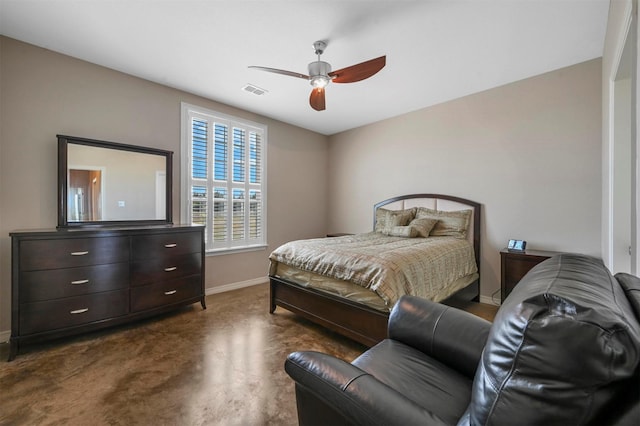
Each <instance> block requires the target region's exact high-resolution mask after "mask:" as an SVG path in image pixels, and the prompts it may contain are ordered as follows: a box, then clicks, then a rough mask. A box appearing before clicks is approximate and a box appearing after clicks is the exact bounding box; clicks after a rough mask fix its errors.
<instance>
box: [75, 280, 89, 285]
mask: <svg viewBox="0 0 640 426" xmlns="http://www.w3.org/2000/svg"><path fill="white" fill-rule="evenodd" d="M88 282H89V280H77V281H71V284H73V285H78V284H86V283H88Z"/></svg>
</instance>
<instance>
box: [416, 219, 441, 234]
mask: <svg viewBox="0 0 640 426" xmlns="http://www.w3.org/2000/svg"><path fill="white" fill-rule="evenodd" d="M436 223H438V219H429V218H426V217H423V218H420V219H413V220H412V221H411V222H409V226H410V227H411V228H414V229H415V230H416V237H424V238H427V237H428V236H429V232H431V230H432V229H433V227H434V226H435V225H436Z"/></svg>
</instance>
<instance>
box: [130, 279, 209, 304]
mask: <svg viewBox="0 0 640 426" xmlns="http://www.w3.org/2000/svg"><path fill="white" fill-rule="evenodd" d="M201 296H202V277H201V275H191V276H189V277H186V278H178V279H176V280H171V281H163V282H160V283H157V284H149V285H145V286H140V287H132V288H131V311H132V312H138V311H144V310H147V309H152V308H157V307H159V306H165V305H171V304H173V303H177V302H180V301H182V300H186V299H191V298H196V297H201Z"/></svg>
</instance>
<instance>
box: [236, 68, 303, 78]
mask: <svg viewBox="0 0 640 426" xmlns="http://www.w3.org/2000/svg"><path fill="white" fill-rule="evenodd" d="M249 68H254V69H257V70H260V71H267V72H273V73H276V74H282V75H288V76H289V77H298V78H303V79H305V80H309V76H308V75H304V74H300V73H299V72H293V71H287V70H279V69H277V68H267V67H258V66H255V65H250V66H249Z"/></svg>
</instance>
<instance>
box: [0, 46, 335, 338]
mask: <svg viewBox="0 0 640 426" xmlns="http://www.w3.org/2000/svg"><path fill="white" fill-rule="evenodd" d="M212 78H213V77H212ZM0 93H1V94H2V97H1V98H0V123H1V124H2V127H1V128H0V219H1V222H0V333H2V332H6V331H7V330H9V329H10V307H11V304H10V295H11V285H10V284H11V283H10V270H11V267H10V259H11V253H10V239H9V236H8V234H9V232H11V231H12V230H16V229H33V228H53V227H55V225H56V223H57V216H56V215H57V204H56V196H57V193H56V181H57V160H56V158H57V157H56V155H57V154H56V153H57V140H56V134H66V135H73V136H81V137H87V138H93V139H103V140H108V141H115V142H122V143H128V144H134V145H145V146H152V147H156V148H161V149H166V150H171V151H173V152H174V173H173V178H174V182H173V193H174V205H173V216H174V222H176V223H179V222H180V208H179V199H180V196H179V190H180V182H179V180H180V103H181V102H183V101H184V102H188V103H191V104H195V105H201V106H203V107H205V108H210V109H214V110H217V111H220V112H222V113H225V114H231V115H236V116H239V117H243V118H246V119H249V120H252V121H257V122H262V123H264V124H266V125H267V126H268V132H269V145H268V148H267V161H268V170H267V183H268V194H269V199H268V206H267V219H268V224H267V228H268V242H269V247H268V248H267V249H266V250H263V251H256V252H249V253H240V254H233V255H225V256H213V257H208V258H207V262H206V268H207V273H206V285H207V287H216V286H221V285H225V284H233V283H241V282H244V281H249V280H254V279H256V278H260V277H265V276H266V275H267V272H268V262H267V256H268V253H269V252H270V250H271V249H273V248H275V246H277V245H279V244H281V243H283V242H285V241H289V240H293V239H299V238H308V237H316V236H321V235H323V234H324V232H326V204H327V177H326V167H327V156H328V147H327V137H326V136H323V135H318V134H316V133H313V132H310V131H306V130H302V129H300V128H296V127H293V126H290V125H287V124H284V123H282V122H278V121H274V120H271V119H268V118H265V117H261V116H256V115H254V114H251V113H248V112H246V111H242V110H238V109H234V108H232V107H229V106H226V105H222V104H219V103H216V102H213V101H211V100H207V99H203V98H200V97H197V96H194V95H191V94H188V93H185V92H182V91H179V90H175V89H171V88H168V87H165V86H161V85H158V84H154V83H150V82H148V81H145V80H141V79H139V78H135V77H132V76H128V75H125V74H122V73H119V72H116V71H113V70H110V69H107V68H103V67H99V66H96V65H93V64H90V63H87V62H83V61H79V60H76V59H73V58H70V57H68V56H64V55H60V54H57V53H54V52H51V51H48V50H45V49H41V48H37V47H34V46H32V45H28V44H25V43H21V42H18V41H16V40H12V39H9V38H6V37H0ZM302 171H304V172H302ZM265 303H266V302H265ZM266 309H267V305H266V304H265V310H266Z"/></svg>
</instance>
